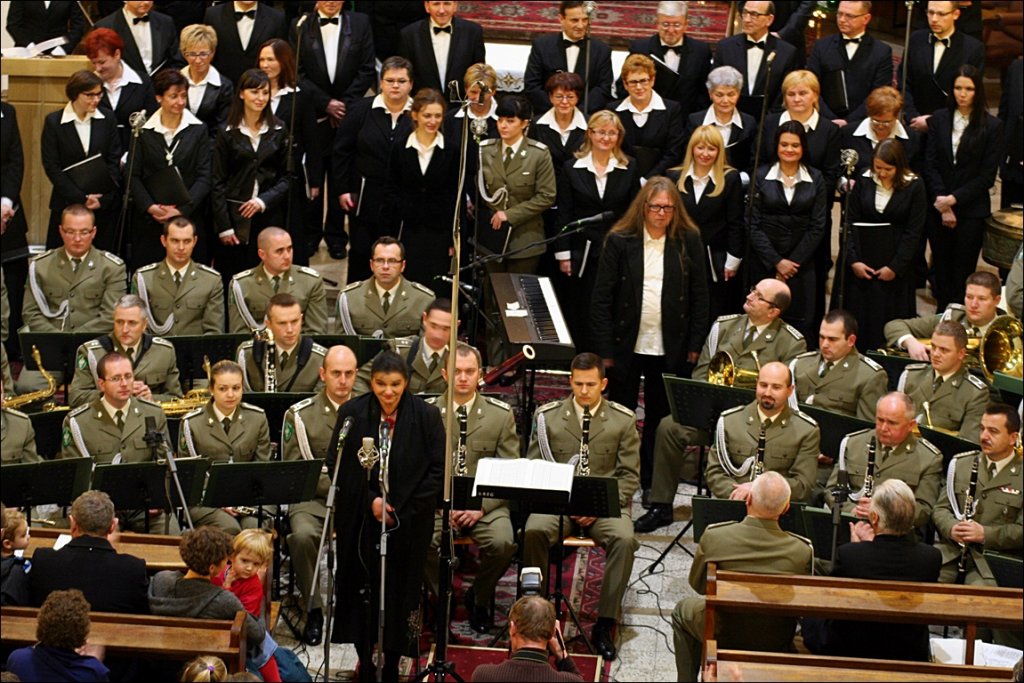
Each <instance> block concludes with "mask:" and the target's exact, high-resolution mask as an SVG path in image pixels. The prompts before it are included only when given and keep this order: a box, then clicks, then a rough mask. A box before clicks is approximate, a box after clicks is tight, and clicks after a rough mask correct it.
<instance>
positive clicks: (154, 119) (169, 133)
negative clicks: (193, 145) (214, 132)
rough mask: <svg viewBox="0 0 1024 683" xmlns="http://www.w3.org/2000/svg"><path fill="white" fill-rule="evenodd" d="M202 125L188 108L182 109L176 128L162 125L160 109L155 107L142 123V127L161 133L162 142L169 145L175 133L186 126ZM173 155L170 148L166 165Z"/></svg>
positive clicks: (171, 161) (170, 161)
mask: <svg viewBox="0 0 1024 683" xmlns="http://www.w3.org/2000/svg"><path fill="white" fill-rule="evenodd" d="M202 125H203V122H202V121H200V120H199V119H197V118H196V117H195V114H193V113H192V112H190V111H189V110H188V109H183V110H182V111H181V122H180V123H179V124H178V127H177V128H168V127H167V126H165V125H164V122H163V119H162V118H161V117H160V110H159V109H157V110H156V111H155V112H153V114H152V115H151V116H150V117H149V119H148V120H147V121H146V123H144V124H143V125H142V127H143V129H146V130H153V131H156V132H157V133H160V135H163V136H164V142H166V143H167V146H168V147H170V146H171V143H172V142H174V136H175V135H177V134H178V132H179V131H183V130H185V129H186V128H188V127H189V126H202ZM173 157H174V150H173V149H172V150H170V151H169V152H168V153H167V163H168V165H170V164H171V163H173Z"/></svg>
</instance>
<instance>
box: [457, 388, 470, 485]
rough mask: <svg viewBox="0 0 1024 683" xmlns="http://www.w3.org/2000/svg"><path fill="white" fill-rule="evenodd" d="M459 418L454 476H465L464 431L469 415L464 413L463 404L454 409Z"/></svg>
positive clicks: (466, 428) (466, 429)
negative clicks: (456, 409)
mask: <svg viewBox="0 0 1024 683" xmlns="http://www.w3.org/2000/svg"><path fill="white" fill-rule="evenodd" d="M456 415H457V416H458V418H459V449H458V451H457V452H456V459H455V476H457V477H464V476H466V432H467V431H468V426H469V417H468V416H467V415H466V410H465V406H463V407H461V408H459V410H458V411H456Z"/></svg>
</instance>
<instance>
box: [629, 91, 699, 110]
mask: <svg viewBox="0 0 1024 683" xmlns="http://www.w3.org/2000/svg"><path fill="white" fill-rule="evenodd" d="M712 109H714V107H712ZM664 110H665V100H663V99H661V95H659V94H658V93H656V92H655V91H653V90H652V91H651V101H650V102H648V103H647V108H646V109H644V110H643V111H641V110H639V109H637V108H636V105H634V104H633V100H631V99H629V97H626V99H624V100H622V102H620V103H619V106H617V107H616V108H615V111H631V112H633V113H634V114H649V113H651V112H652V111H664ZM712 116H714V114H712Z"/></svg>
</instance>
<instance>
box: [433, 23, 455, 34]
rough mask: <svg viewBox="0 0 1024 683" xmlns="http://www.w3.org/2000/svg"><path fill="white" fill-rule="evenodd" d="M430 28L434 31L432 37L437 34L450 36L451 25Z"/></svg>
mask: <svg viewBox="0 0 1024 683" xmlns="http://www.w3.org/2000/svg"><path fill="white" fill-rule="evenodd" d="M432 28H433V29H434V35H435V36H436V35H437V34H438V33H447V34H448V35H451V34H452V27H451V25H448V26H434V27H432Z"/></svg>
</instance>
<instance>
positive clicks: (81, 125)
mask: <svg viewBox="0 0 1024 683" xmlns="http://www.w3.org/2000/svg"><path fill="white" fill-rule="evenodd" d="M104 118H106V117H105V116H104V115H103V114H102V113H101V112H100V110H99V109H97V110H96V111H93V112H89V113H87V114H86V115H85V118H84V119H80V118H78V114H76V113H75V109H74V107H72V106H71V103H70V102H68V103H67V104H66V105H65V106H64V113H63V114H61V116H60V125H62V126H63V125H64V124H65V123H69V122H74V124H75V132H76V133H78V139H79V141H80V142H81V143H82V151H83V152H84V153H85V154H88V153H89V144H90V143H91V142H92V119H104Z"/></svg>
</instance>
